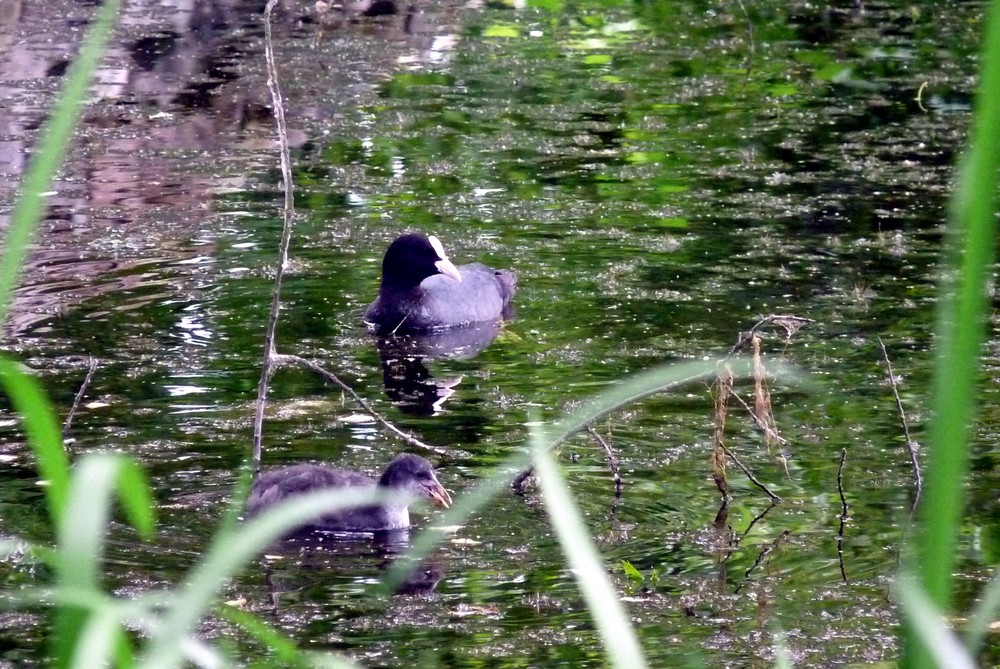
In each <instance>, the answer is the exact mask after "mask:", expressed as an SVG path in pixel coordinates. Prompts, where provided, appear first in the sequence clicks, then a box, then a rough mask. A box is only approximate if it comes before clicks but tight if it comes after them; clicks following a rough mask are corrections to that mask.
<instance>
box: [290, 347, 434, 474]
mask: <svg viewBox="0 0 1000 669" xmlns="http://www.w3.org/2000/svg"><path fill="white" fill-rule="evenodd" d="M274 363H275V364H276V365H284V364H289V363H295V364H299V365H302V366H303V367H307V368H308V369H311V370H312V371H314V372H316V373H317V374H319V375H320V376H322V377H323V378H324V379H326V380H327V381H329V382H330V383H332V384H334V385H335V386H338V387H339V388H340V389H341V390H343V391H344V392H346V393H347V394H348V395H350V396H351V397H352V398H353V399H354V401H355V402H357V403H358V405H359V406H360V407H361V408H362V409H364V411H365V412H366V413H367V414H368V415H369V416H371V417H372V418H374V419H375V420H376V421H378V422H379V423H381V424H382V426H383V427H385V428H386V429H387V430H389V431H390V432H392V433H393V434H395V435H396V436H397V437H399V438H400V439H402V440H403V441H405V442H406V443H408V444H410V445H411V446H416V447H417V448H422V449H424V450H426V451H431V452H432V453H437V454H439V455H443V454H445V453H447V451H446V450H445V449H443V448H439V447H437V446H430V445H428V444H425V443H424V442H422V441H420V440H419V439H417V438H416V437H414V436H413V435H412V434H410V433H409V432H404V431H403V430H400V429H399V428H398V427H396V426H395V425H393V424H392V423H390V422H389V421H387V420H386V419H385V418H383V417H382V416H381V415H380V414H379V413H378V412H377V411H375V409H373V408H372V407H371V405H370V404H368V402H366V401H365V399H364V398H363V397H361V395H358V394H357V393H356V392H354V389H353V388H351V387H350V386H349V385H347V384H346V383H344V382H343V381H341V380H340V377H338V376H337V375H336V374H334V373H333V372H329V371H327V370H326V369H324V368H323V367H322V366H320V365H318V364H316V363H315V362H313V361H312V360H307V359H305V358H303V357H301V356H298V355H282V354H275V356H274Z"/></svg>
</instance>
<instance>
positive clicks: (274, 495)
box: [247, 453, 451, 532]
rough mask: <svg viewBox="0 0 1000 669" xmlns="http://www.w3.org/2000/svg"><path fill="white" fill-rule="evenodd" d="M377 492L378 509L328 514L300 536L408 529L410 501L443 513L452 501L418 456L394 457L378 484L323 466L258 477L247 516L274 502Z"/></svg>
mask: <svg viewBox="0 0 1000 669" xmlns="http://www.w3.org/2000/svg"><path fill="white" fill-rule="evenodd" d="M371 488H378V489H380V490H383V491H386V492H387V493H389V494H388V495H387V499H386V500H384V501H383V502H381V503H379V504H372V505H368V506H360V507H355V508H353V509H344V510H342V511H334V512H331V513H328V514H326V515H324V516H322V517H320V518H318V519H317V520H315V521H314V522H312V523H310V524H309V525H307V526H305V527H303V528H300V529H301V530H307V531H308V530H327V531H341V532H374V531H379V530H402V529H406V528H408V527H409V526H410V512H409V510H408V508H407V507H408V506H409V505H410V502H412V501H414V499H419V498H424V499H430V500H431V501H433V502H435V503H436V504H438V505H440V506H443V507H445V508H447V507H449V506H450V505H451V496H450V495H449V494H448V491H447V490H445V489H444V486H442V485H441V483H440V482H439V481H438V480H437V477H436V476H435V475H434V469H433V468H432V467H431V463H429V462H427V460H425V459H424V458H422V457H420V456H419V455H413V454H412V453H403V454H402V455H399V456H396V458H395V459H393V461H392V462H390V463H389V465H388V466H387V467H386V468H385V470H384V471H383V472H382V475H381V476H380V477H379V478H378V480H377V481H376V480H375V479H373V478H372V477H370V476H367V475H365V474H362V473H360V472H356V471H351V470H349V469H334V468H331V467H324V466H322V465H309V464H304V465H293V466H291V467H283V468H281V469H274V470H271V471H268V472H264V473H263V474H261V475H260V476H259V477H258V478H257V480H256V481H254V484H253V488H252V489H251V490H250V498H249V499H248V500H247V515H248V516H254V515H256V514H258V513H261V512H262V511H263V510H264V509H267V508H268V507H270V506H272V505H274V504H277V503H278V502H280V501H282V500H285V499H288V498H289V497H294V496H296V495H302V494H305V493H309V492H316V491H320V490H350V489H354V490H364V489H371Z"/></svg>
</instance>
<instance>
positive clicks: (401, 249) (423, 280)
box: [365, 233, 517, 334]
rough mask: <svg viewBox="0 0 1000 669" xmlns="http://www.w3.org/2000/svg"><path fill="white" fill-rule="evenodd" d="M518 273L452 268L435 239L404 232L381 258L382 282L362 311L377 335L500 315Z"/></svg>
mask: <svg viewBox="0 0 1000 669" xmlns="http://www.w3.org/2000/svg"><path fill="white" fill-rule="evenodd" d="M516 285H517V275H516V274H515V273H514V272H511V271H509V270H494V269H491V268H489V267H487V266H486V265H484V264H482V263H470V264H468V265H460V266H458V267H456V266H455V265H454V264H452V262H451V261H450V260H449V259H448V256H447V254H446V253H445V251H444V247H443V246H442V245H441V242H440V241H438V238H437V237H434V236H428V235H424V234H420V233H407V234H405V235H402V236H400V237H397V238H396V239H395V241H393V242H392V244H390V245H389V248H388V250H386V252H385V257H384V258H383V259H382V285H381V287H380V288H379V291H378V297H377V298H375V301H374V302H372V303H371V305H369V307H368V309H367V310H366V311H365V322H367V323H370V324H371V325H373V326H374V327H375V329H376V330H377V331H379V332H380V333H383V334H386V333H393V332H427V331H432V330H438V329H443V328H452V327H457V326H462V325H469V324H471V323H481V322H484V321H495V320H497V319H499V318H502V317H503V316H504V312H505V310H506V309H507V304H508V303H509V302H510V298H511V297H512V296H513V295H514V289H515V286H516Z"/></svg>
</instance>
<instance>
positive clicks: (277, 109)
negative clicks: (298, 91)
mask: <svg viewBox="0 0 1000 669" xmlns="http://www.w3.org/2000/svg"><path fill="white" fill-rule="evenodd" d="M277 4H278V3H277V0H268V3H267V7H266V8H265V9H264V55H265V57H266V60H267V89H268V90H269V91H270V93H271V106H272V113H273V114H274V123H275V129H276V130H277V132H278V148H279V153H280V156H281V178H282V181H283V182H284V189H285V202H284V207H283V217H282V221H283V223H282V227H281V243H280V245H279V248H278V267H277V270H276V272H275V276H274V292H273V293H272V295H271V311H270V313H269V314H268V317H267V329H266V331H265V333H264V358H263V361H262V364H261V370H260V381H259V382H258V384H257V404H256V405H255V407H254V418H253V471H254V474H256V473H257V472H259V471H260V461H261V450H262V442H263V433H264V405H265V403H266V401H267V389H268V384H269V383H270V381H271V377H272V376H273V375H274V365H275V357H276V355H277V353H276V351H275V332H276V330H277V328H278V314H279V312H280V311H281V282H282V280H283V279H284V276H285V268H286V267H287V266H288V247H289V244H290V243H291V239H292V225H293V221H294V216H295V201H294V197H293V196H294V192H293V188H294V184H293V182H292V159H291V154H290V152H289V149H288V131H287V126H286V124H285V103H284V100H283V99H282V96H281V87H280V86H279V84H278V68H277V66H276V65H275V61H274V42H273V41H272V36H271V12H272V11H273V10H274V7H275V5H277Z"/></svg>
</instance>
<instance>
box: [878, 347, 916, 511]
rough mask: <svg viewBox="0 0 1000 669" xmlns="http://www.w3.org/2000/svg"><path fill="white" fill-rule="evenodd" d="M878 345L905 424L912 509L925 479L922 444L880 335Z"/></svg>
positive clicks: (904, 434)
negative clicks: (910, 421)
mask: <svg viewBox="0 0 1000 669" xmlns="http://www.w3.org/2000/svg"><path fill="white" fill-rule="evenodd" d="M878 345H879V346H881V347H882V359H883V360H885V367H886V370H887V371H888V374H889V386H890V387H892V396H893V397H895V398H896V409H898V410H899V422H900V423H902V425H903V437H904V438H905V439H906V451H907V453H908V454H909V456H910V467H911V468H912V469H913V501H912V503H911V504H910V511H911V512H912V511H913V510H914V509H916V508H917V502H918V501H920V488H921V486H922V483H923V479H922V478H921V476H920V461H919V460H918V459H917V451H918V450H919V449H920V445H919V444H918V443H917V442H915V441H913V439H911V438H910V426H909V424H908V422H907V420H906V411H905V410H904V409H903V400H901V399H900V398H899V387H898V385H897V383H896V373H895V372H894V371H892V362H890V361H889V351H888V350H886V348H885V344H884V343H883V342H882V338H881V337H879V339H878Z"/></svg>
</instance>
